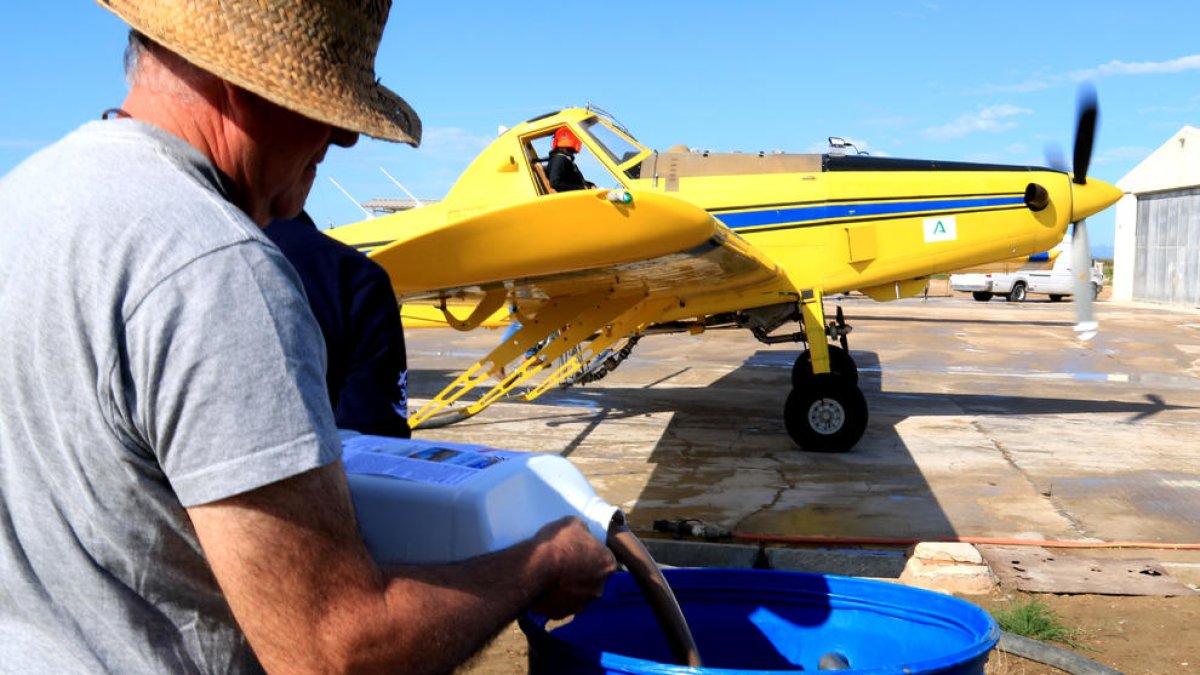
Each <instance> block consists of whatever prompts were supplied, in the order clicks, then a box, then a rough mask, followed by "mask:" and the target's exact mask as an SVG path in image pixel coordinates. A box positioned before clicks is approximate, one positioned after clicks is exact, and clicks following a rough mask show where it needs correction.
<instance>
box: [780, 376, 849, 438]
mask: <svg viewBox="0 0 1200 675" xmlns="http://www.w3.org/2000/svg"><path fill="white" fill-rule="evenodd" d="M783 424H784V427H786V428H787V433H788V436H791V438H792V440H793V441H794V442H795V443H796V445H798V446H800V447H801V448H802V449H804V450H806V451H808V452H846V451H847V450H849V449H850V448H853V447H854V444H855V443H858V440H859V439H860V438H862V435H863V432H864V431H866V429H867V399H866V398H865V397H863V394H862V391H861V390H860V389H859V388H858V386H857V385H855V384H853V383H851V382H848V381H847V380H846V378H844V377H841V376H838V375H834V374H833V373H822V374H820V375H814V376H812V377H811V378H810V379H809V380H808V381H807V382H805V383H804V386H803V387H797V388H796V389H793V390H792V393H790V394H788V397H787V402H786V403H784V406H783Z"/></svg>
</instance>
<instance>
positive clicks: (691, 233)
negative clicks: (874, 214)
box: [330, 190, 796, 427]
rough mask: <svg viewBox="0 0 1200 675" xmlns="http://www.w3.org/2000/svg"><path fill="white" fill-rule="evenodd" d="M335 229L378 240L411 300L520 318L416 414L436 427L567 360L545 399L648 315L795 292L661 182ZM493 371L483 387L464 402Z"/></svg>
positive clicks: (452, 317)
mask: <svg viewBox="0 0 1200 675" xmlns="http://www.w3.org/2000/svg"><path fill="white" fill-rule="evenodd" d="M418 215H421V216H422V217H420V218H416V217H414V216H418ZM388 220H390V221H391V222H390V223H388V222H380V221H388ZM330 234H331V235H334V236H337V237H338V238H339V239H341V240H342V241H345V242H346V243H349V244H351V245H354V246H357V247H358V248H360V249H363V250H367V249H369V253H368V254H369V255H370V256H371V258H373V259H374V260H375V261H376V262H378V263H379V264H380V265H382V266H383V267H384V269H386V270H387V271H388V274H389V276H391V278H392V284H393V287H394V289H395V291H396V295H397V297H398V299H399V300H400V301H401V302H402V303H403V304H404V305H405V306H406V308H411V307H412V306H413V305H414V304H422V303H425V304H433V305H436V306H437V307H438V308H439V311H441V312H442V313H443V314H444V316H445V320H446V322H447V323H448V324H450V325H451V326H453V327H455V328H458V329H460V330H470V329H472V328H475V327H478V326H479V325H481V324H483V323H484V322H485V321H486V320H487V319H488V318H489V317H492V316H495V315H496V314H497V313H501V312H504V311H505V310H506V309H507V310H509V311H512V313H513V315H514V316H515V320H516V321H518V322H519V324H520V329H519V330H517V331H516V332H515V333H514V334H512V335H511V336H510V337H508V338H507V339H505V340H504V341H502V342H501V343H500V344H499V345H497V347H496V348H495V349H494V350H493V351H492V352H491V353H490V354H488V355H487V356H486V357H484V358H483V359H482V360H480V361H479V362H478V363H476V364H475V365H474V366H472V367H471V368H469V369H468V370H467V371H466V372H464V373H463V374H462V375H461V376H459V378H458V379H457V380H455V382H453V383H452V384H451V385H450V386H448V387H447V388H446V389H445V390H443V391H442V392H441V393H440V394H439V395H438V396H437V397H436V398H435V399H433V400H432V401H430V402H429V403H428V404H427V405H426V406H425V407H423V408H422V409H421V410H419V411H418V412H417V413H415V414H414V415H412V417H411V418H410V423H411V424H412V425H413V426H414V427H419V426H421V425H422V424H423V423H427V422H428V424H426V426H430V425H432V424H435V423H437V422H436V421H434V420H433V419H432V418H433V417H434V416H435V415H437V416H439V418H441V419H445V420H446V421H453V420H454V419H461V417H463V416H467V415H473V414H475V413H477V412H479V411H480V410H482V409H483V408H485V407H486V406H487V405H489V404H490V403H492V402H494V401H495V400H498V399H499V398H500V397H503V396H505V395H507V394H509V392H510V391H512V389H513V388H514V387H516V386H518V385H520V384H522V383H524V382H526V381H528V380H529V378H531V377H532V376H533V375H535V374H537V373H539V372H541V371H543V370H544V369H546V368H548V367H549V366H550V365H551V364H552V363H554V362H555V361H558V362H559V363H561V365H559V366H557V368H556V370H554V372H552V373H550V374H549V375H547V376H546V377H544V378H543V379H542V380H541V382H540V383H539V384H538V386H537V387H534V388H533V389H532V390H530V391H528V392H526V393H525V394H524V395H523V398H525V399H533V398H536V397H537V396H539V395H540V394H541V393H543V392H545V391H547V390H548V389H549V388H551V387H553V386H555V385H557V384H559V383H562V382H564V381H566V380H567V379H568V378H570V377H572V376H577V375H578V374H580V373H584V372H587V371H588V369H589V368H590V367H591V366H593V365H594V362H595V361H596V360H597V359H600V358H601V357H602V356H604V355H605V354H606V350H610V349H619V346H620V345H622V343H627V342H628V340H630V339H631V338H634V336H637V335H638V334H639V333H641V332H642V331H643V330H645V329H646V327H648V326H650V325H653V324H658V323H663V322H667V321H672V320H677V319H679V318H682V317H698V316H705V315H709V314H713V313H716V312H718V311H731V310H734V309H743V308H747V307H755V306H764V305H769V304H778V303H781V302H788V301H790V302H795V298H796V293H795V292H794V290H793V289H792V288H791V286H790V284H789V282H788V280H787V275H786V274H785V273H784V271H783V270H782V269H780V268H779V267H778V266H777V265H776V264H775V263H774V262H772V261H771V260H770V259H769V258H767V257H766V256H764V255H763V254H761V253H760V252H758V251H757V250H756V249H755V248H754V247H752V246H751V245H749V244H748V243H746V242H745V240H743V239H742V238H741V237H739V236H738V235H737V234H735V233H733V232H732V231H731V230H729V229H728V228H726V227H725V226H724V225H722V224H720V223H719V222H718V221H717V220H715V219H714V218H713V217H712V216H711V215H709V214H708V213H707V212H706V211H704V210H703V209H701V208H699V207H697V206H694V205H692V204H690V203H688V202H684V201H682V200H679V199H676V198H674V197H669V196H665V195H661V194H656V193H652V192H644V191H626V190H586V191H577V192H565V193H559V194H554V195H548V196H544V197H539V198H537V199H532V200H526V201H519V202H516V203H512V204H508V205H504V206H501V207H498V208H494V209H487V210H476V209H473V210H470V211H468V212H446V211H438V210H430V211H428V212H426V213H425V214H420V211H419V210H413V211H408V212H405V213H403V214H397V215H395V216H388V217H386V218H383V219H377V220H376V221H371V223H370V225H368V226H364V228H362V229H361V230H360V231H358V232H357V233H356V232H355V231H354V230H352V229H348V228H338V229H337V230H333V231H331V232H330ZM489 380H491V381H492V383H493V384H492V385H491V386H490V387H489V389H488V390H487V391H486V392H485V393H484V394H483V395H482V396H481V397H479V398H478V399H477V400H475V401H473V402H471V403H469V404H462V403H459V402H460V400H462V399H463V397H464V396H465V395H466V394H468V393H469V392H471V391H473V390H475V389H477V388H478V387H480V386H481V385H483V384H484V383H485V382H487V381H489ZM456 404H457V406H456Z"/></svg>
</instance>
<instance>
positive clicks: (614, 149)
mask: <svg viewBox="0 0 1200 675" xmlns="http://www.w3.org/2000/svg"><path fill="white" fill-rule="evenodd" d="M580 126H582V127H583V129H584V130H585V131H587V132H588V134H590V135H591V137H592V138H593V139H594V140H595V141H596V144H597V145H599V146H600V148H601V149H603V150H604V152H605V153H607V154H608V157H609V159H611V160H612V162H613V163H614V164H616V165H617V166H620V165H622V164H624V163H625V162H628V161H629V160H631V159H633V158H634V157H637V156H638V155H640V154H642V152H644V150H643V148H640V147H638V146H637V145H634V144H633V143H630V142H629V141H627V140H625V137H624V136H621V135H620V134H618V133H617V132H615V131H613V130H612V129H610V128H608V127H607V126H606V125H604V124H602V123H601V122H600V120H599V119H598V118H595V117H593V118H591V119H589V120H584V121H583V123H582V124H581V125H580Z"/></svg>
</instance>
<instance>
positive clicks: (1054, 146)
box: [1044, 143, 1071, 173]
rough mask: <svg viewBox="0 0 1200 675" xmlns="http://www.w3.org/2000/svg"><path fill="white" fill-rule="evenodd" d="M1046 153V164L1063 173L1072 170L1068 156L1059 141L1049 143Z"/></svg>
mask: <svg viewBox="0 0 1200 675" xmlns="http://www.w3.org/2000/svg"><path fill="white" fill-rule="evenodd" d="M1044 154H1045V156H1046V166H1048V167H1050V168H1051V169H1054V170H1055V171H1061V172H1063V173H1070V172H1071V167H1069V166H1067V156H1066V155H1064V154H1063V149H1062V146H1061V145H1059V144H1058V143H1047V144H1046V147H1045V152H1044Z"/></svg>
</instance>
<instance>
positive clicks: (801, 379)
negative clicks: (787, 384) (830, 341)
mask: <svg viewBox="0 0 1200 675" xmlns="http://www.w3.org/2000/svg"><path fill="white" fill-rule="evenodd" d="M829 370H830V371H831V372H833V373H836V374H838V375H841V376H842V377H844V378H846V379H848V380H849V381H850V383H851V384H858V364H857V363H855V362H854V358H853V357H852V356H850V352H848V351H846V350H845V349H842V348H841V347H839V346H837V345H829ZM812 376H813V371H812V354H811V353H810V352H809V350H807V349H805V350H804V351H803V352H801V353H800V356H798V357H796V363H794V364H792V386H793V387H802V386H804V387H806V386H808V384H807V383H808V381H809V380H811V379H812Z"/></svg>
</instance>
